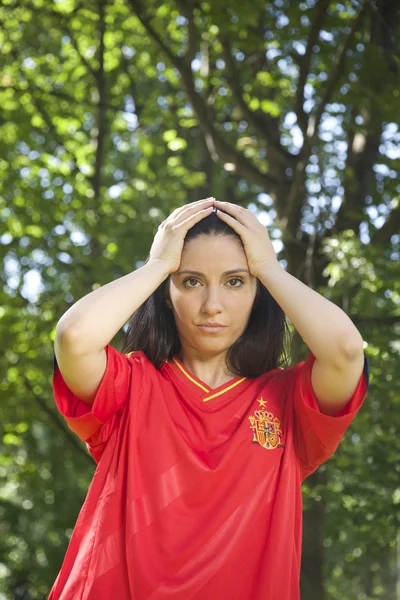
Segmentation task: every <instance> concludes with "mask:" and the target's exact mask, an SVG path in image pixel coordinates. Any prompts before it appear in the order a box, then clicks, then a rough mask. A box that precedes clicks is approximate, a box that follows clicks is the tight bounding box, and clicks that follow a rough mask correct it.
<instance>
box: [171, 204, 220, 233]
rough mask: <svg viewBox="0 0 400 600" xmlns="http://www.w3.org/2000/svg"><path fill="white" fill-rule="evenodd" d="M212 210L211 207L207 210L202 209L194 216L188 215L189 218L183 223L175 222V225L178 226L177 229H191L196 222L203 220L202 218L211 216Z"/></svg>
mask: <svg viewBox="0 0 400 600" xmlns="http://www.w3.org/2000/svg"><path fill="white" fill-rule="evenodd" d="M213 209H214V206H212V205H211V206H208V207H207V208H203V209H202V210H199V211H196V212H195V213H194V214H192V215H190V217H188V218H187V219H185V221H181V222H180V223H179V222H176V225H179V227H183V228H187V229H189V228H190V227H193V225H195V224H196V223H197V222H198V221H201V219H204V217H207V216H208V215H209V214H211V213H212V211H213Z"/></svg>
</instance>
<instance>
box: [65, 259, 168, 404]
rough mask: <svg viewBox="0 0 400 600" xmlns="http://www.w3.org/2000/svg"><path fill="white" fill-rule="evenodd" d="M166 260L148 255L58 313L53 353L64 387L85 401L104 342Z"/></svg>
mask: <svg viewBox="0 0 400 600" xmlns="http://www.w3.org/2000/svg"><path fill="white" fill-rule="evenodd" d="M168 275H169V269H168V265H167V264H166V262H165V261H163V260H152V261H150V262H148V263H147V264H145V265H144V266H143V267H140V268H139V269H137V270H136V271H133V272H132V273H129V274H128V275H124V276H123V277H120V278H119V279H116V280H115V281H112V282H110V283H107V284H106V285H104V286H102V287H100V288H98V289H97V290H94V291H93V292H90V293H89V294H87V295H86V296H84V297H83V298H81V299H80V300H78V301H77V302H76V303H75V304H74V305H73V306H71V308H69V309H68V310H67V312H66V313H64V315H63V316H62V317H61V319H60V320H59V321H58V323H57V327H56V337H55V342H54V352H55V356H56V359H57V364H58V367H59V369H60V371H61V374H62V376H63V379H64V381H65V383H66V384H67V386H68V387H69V389H70V390H71V391H72V392H73V393H74V394H75V395H76V396H77V397H78V398H79V399H80V400H82V402H85V403H86V404H88V405H89V406H90V405H91V404H92V403H93V401H94V398H95V396H96V392H97V389H98V387H99V385H100V382H101V380H102V378H103V375H104V372H105V369H106V352H105V346H107V344H109V343H110V341H111V340H112V339H113V338H114V336H115V335H116V334H117V333H118V331H119V330H120V329H121V328H122V327H123V326H124V325H125V323H126V322H127V321H128V320H129V318H130V317H131V316H132V314H133V313H134V312H135V311H136V310H137V309H138V308H139V307H140V306H141V305H142V304H143V303H144V302H145V301H146V300H147V298H149V296H151V294H152V293H153V292H154V291H155V290H156V289H157V288H158V287H159V285H161V283H162V282H163V281H164V280H165V279H166V278H167V277H168Z"/></svg>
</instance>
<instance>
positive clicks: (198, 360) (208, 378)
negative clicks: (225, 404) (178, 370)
mask: <svg viewBox="0 0 400 600" xmlns="http://www.w3.org/2000/svg"><path fill="white" fill-rule="evenodd" d="M178 358H179V360H180V361H181V362H182V363H183V364H184V365H185V367H186V368H187V369H188V370H189V371H190V372H191V373H193V375H195V376H196V377H197V378H198V379H200V381H203V382H204V383H205V384H207V385H208V386H210V387H211V388H217V387H219V386H220V385H223V384H224V383H226V382H227V381H230V380H231V379H233V378H234V377H236V375H235V374H234V373H232V372H231V371H229V369H228V367H227V366H226V352H223V353H220V354H216V355H204V354H200V353H198V352H196V353H194V352H188V351H185V350H183V349H182V348H181V350H180V352H179V354H178Z"/></svg>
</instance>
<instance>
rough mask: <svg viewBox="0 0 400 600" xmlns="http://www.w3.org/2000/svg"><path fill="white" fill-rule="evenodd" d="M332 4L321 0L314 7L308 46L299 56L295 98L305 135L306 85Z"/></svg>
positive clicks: (306, 121) (299, 121)
mask: <svg viewBox="0 0 400 600" xmlns="http://www.w3.org/2000/svg"><path fill="white" fill-rule="evenodd" d="M329 4H330V0H319V2H317V5H316V6H315V7H314V11H313V14H314V19H313V21H312V24H311V27H310V30H309V35H308V40H307V47H306V52H305V54H304V56H299V57H298V63H299V68H300V72H299V80H298V82H297V90H296V98H295V112H296V114H297V122H298V124H299V127H300V129H301V131H302V132H303V136H304V137H305V135H306V132H307V127H308V118H307V116H306V113H305V112H304V109H303V104H304V87H305V84H306V81H307V77H308V72H309V68H310V63H311V58H312V55H313V49H314V46H315V43H316V42H317V40H318V35H319V32H320V31H321V27H322V24H323V22H324V19H325V16H326V12H327V10H328V7H329Z"/></svg>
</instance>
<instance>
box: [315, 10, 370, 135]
mask: <svg viewBox="0 0 400 600" xmlns="http://www.w3.org/2000/svg"><path fill="white" fill-rule="evenodd" d="M367 12H368V4H367V1H366V0H363V1H362V2H361V10H360V12H359V13H358V15H357V16H356V17H355V18H354V19H353V22H352V24H351V28H350V31H349V32H348V34H347V36H346V37H345V39H344V40H343V42H342V43H341V45H340V46H339V49H338V51H337V53H336V56H335V58H334V61H333V63H332V65H331V67H330V69H329V75H328V79H327V81H326V84H325V91H324V93H323V95H322V98H321V100H320V102H319V104H318V107H317V109H316V111H315V113H314V116H313V118H312V119H311V120H310V123H309V127H308V131H307V137H308V138H309V139H310V143H311V142H312V141H313V140H314V138H315V137H316V136H317V133H318V127H319V124H320V121H321V117H322V115H323V113H324V110H325V107H326V105H327V104H328V102H330V100H331V98H332V94H333V91H334V89H335V87H336V85H337V83H338V81H339V79H340V78H341V76H342V75H343V72H344V65H345V60H346V52H347V50H348V49H349V48H350V46H351V44H352V42H353V39H354V36H355V33H356V31H357V30H358V29H359V27H360V25H361V22H362V20H363V19H364V17H365V15H366V14H367Z"/></svg>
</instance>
